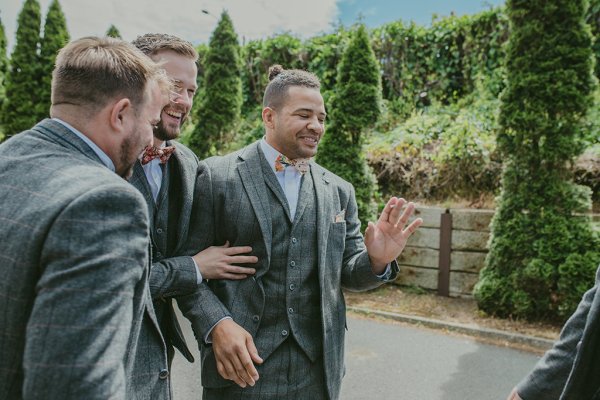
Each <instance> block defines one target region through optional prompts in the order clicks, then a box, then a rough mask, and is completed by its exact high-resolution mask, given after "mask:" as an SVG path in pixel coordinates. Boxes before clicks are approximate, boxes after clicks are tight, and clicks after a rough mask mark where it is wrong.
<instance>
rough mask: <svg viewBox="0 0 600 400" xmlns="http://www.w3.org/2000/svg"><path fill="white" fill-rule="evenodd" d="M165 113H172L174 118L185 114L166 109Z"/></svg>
mask: <svg viewBox="0 0 600 400" xmlns="http://www.w3.org/2000/svg"><path fill="white" fill-rule="evenodd" d="M165 113H167V114H168V115H170V116H171V117H173V118H181V116H182V115H183V114H182V113H178V112H173V111H165Z"/></svg>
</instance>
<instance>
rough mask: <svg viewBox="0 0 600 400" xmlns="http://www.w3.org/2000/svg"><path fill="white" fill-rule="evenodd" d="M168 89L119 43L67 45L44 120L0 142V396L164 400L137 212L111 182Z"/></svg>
mask: <svg viewBox="0 0 600 400" xmlns="http://www.w3.org/2000/svg"><path fill="white" fill-rule="evenodd" d="M168 86H169V82H168V80H167V79H166V78H165V76H164V73H163V72H162V71H161V70H160V69H159V68H158V67H157V66H156V65H155V64H154V63H152V62H151V61H150V60H148V59H147V57H145V56H144V55H143V54H142V53H141V52H139V51H138V50H137V49H135V48H134V47H133V46H131V45H130V44H128V43H126V42H123V41H121V40H117V39H111V38H104V39H99V38H93V37H89V38H83V39H79V40H75V41H73V42H71V43H69V44H68V45H67V46H65V47H64V48H63V49H62V50H61V51H60V53H59V54H58V57H57V60H56V68H55V70H54V72H53V83H52V106H51V109H50V115H51V116H52V119H46V120H43V121H41V122H40V123H39V124H37V125H36V126H34V127H33V128H32V129H30V130H28V131H25V132H22V133H20V134H18V135H15V136H13V137H12V138H11V139H9V140H8V141H6V142H5V143H3V144H2V145H0V204H2V207H0V221H1V223H2V229H1V230H0V259H1V262H0V273H1V274H2V277H3V278H2V280H1V283H0V298H1V301H0V398H2V399H21V398H22V399H41V398H43V399H62V400H64V399H109V398H110V399H113V398H114V399H116V398H119V399H124V398H127V399H139V398H147V399H150V398H152V399H166V398H169V397H170V388H169V383H168V380H167V379H165V378H167V376H168V374H166V372H167V360H166V354H165V348H164V344H163V341H162V338H161V335H160V331H159V329H158V327H157V324H156V323H155V319H154V315H153V311H152V305H151V303H150V302H149V301H148V298H149V294H148V284H147V277H148V246H149V243H148V213H147V211H146V208H145V206H144V199H143V198H142V196H141V195H140V194H139V192H138V191H137V190H135V189H134V188H132V187H131V185H129V184H128V183H127V182H126V181H125V180H124V179H122V177H127V176H129V175H130V173H131V170H132V167H133V164H134V163H135V161H136V160H137V158H138V157H139V155H140V153H141V152H142V150H143V149H144V148H145V147H146V146H147V145H148V144H150V143H151V142H152V127H153V126H154V125H156V124H157V123H158V121H159V120H160V111H161V109H162V108H163V106H164V104H166V102H167V101H168V98H167V96H166V91H167V88H168ZM139 354H144V359H143V360H142V359H141V358H139ZM136 355H138V359H137V361H136V360H135V359H134V358H135V357H136ZM161 371H163V372H161Z"/></svg>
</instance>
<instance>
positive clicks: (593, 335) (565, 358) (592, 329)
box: [517, 267, 600, 400]
mask: <svg viewBox="0 0 600 400" xmlns="http://www.w3.org/2000/svg"><path fill="white" fill-rule="evenodd" d="M599 287H600V267H599V269H598V270H597V271H596V285H595V286H594V287H593V288H592V289H590V290H589V291H587V292H586V293H585V294H584V295H583V298H582V299H581V302H580V303H579V306H578V307H577V310H576V311H575V313H573V315H572V316H571V317H570V318H569V320H568V321H567V323H566V324H565V326H564V327H563V329H562V332H561V334H560V338H559V340H558V341H557V342H556V343H555V344H554V346H553V347H552V349H550V350H549V351H548V352H546V354H545V355H544V357H542V358H541V359H540V361H539V362H538V363H537V365H536V366H535V368H534V369H533V371H532V372H531V373H530V374H529V375H528V376H527V377H525V378H524V379H523V381H522V382H521V383H520V384H519V385H518V386H517V392H518V393H519V396H521V398H523V400H554V399H560V400H593V399H594V400H597V399H600V292H599V291H598V289H599Z"/></svg>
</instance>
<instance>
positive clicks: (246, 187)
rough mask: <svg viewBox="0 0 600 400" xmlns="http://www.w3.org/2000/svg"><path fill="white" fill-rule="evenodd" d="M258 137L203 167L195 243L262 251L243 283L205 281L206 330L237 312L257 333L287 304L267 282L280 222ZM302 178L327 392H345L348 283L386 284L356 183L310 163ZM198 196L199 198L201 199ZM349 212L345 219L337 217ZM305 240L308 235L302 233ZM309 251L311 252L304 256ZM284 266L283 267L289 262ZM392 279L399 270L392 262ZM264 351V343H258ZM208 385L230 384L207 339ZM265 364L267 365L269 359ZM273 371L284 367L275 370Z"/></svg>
mask: <svg viewBox="0 0 600 400" xmlns="http://www.w3.org/2000/svg"><path fill="white" fill-rule="evenodd" d="M261 157H262V153H260V149H259V145H258V142H256V143H254V144H251V145H250V146H247V147H245V148H243V149H241V150H240V151H237V152H235V153H232V154H229V155H227V156H224V157H214V158H210V159H208V160H206V165H204V163H201V165H200V168H199V171H198V183H197V184H196V185H197V186H198V187H200V188H202V191H201V192H200V193H199V196H200V197H199V198H198V199H197V201H198V206H195V207H194V210H193V213H192V222H191V223H190V243H189V245H190V246H191V247H196V248H204V247H206V246H210V245H212V244H218V243H223V242H225V241H226V240H229V242H230V243H231V245H232V246H244V245H248V246H252V247H253V248H254V249H264V253H260V254H255V255H257V256H258V258H259V263H258V264H257V265H256V268H257V272H256V274H255V276H253V277H251V278H247V279H244V280H239V281H224V280H223V281H221V280H217V281H211V282H210V286H209V285H207V284H206V283H203V284H202V285H201V290H202V291H203V302H204V307H203V309H202V312H203V314H204V317H203V318H202V319H201V320H202V323H203V324H202V326H201V328H200V329H201V334H202V335H204V334H206V332H207V331H208V330H209V329H210V328H211V327H212V326H213V325H214V324H215V323H216V322H218V321H219V320H220V319H221V318H223V317H225V316H231V317H232V318H233V320H234V321H236V322H237V323H238V324H240V325H241V326H242V327H243V328H244V329H246V330H247V331H248V332H250V334H252V336H253V337H254V338H256V337H257V335H259V334H260V329H261V324H260V321H261V320H262V318H263V316H265V314H267V313H269V314H270V313H271V312H270V308H272V307H281V306H282V305H281V304H274V303H273V302H266V301H265V288H264V286H263V283H262V279H263V276H264V275H265V274H266V273H267V271H268V270H269V268H272V267H274V266H273V265H271V261H272V258H271V256H272V247H273V243H272V238H273V226H274V224H278V223H280V222H281V221H278V220H274V219H273V216H272V214H271V209H270V206H271V204H270V199H271V196H269V194H268V193H269V192H268V191H269V188H268V187H267V184H266V183H265V176H264V175H263V170H262V166H261ZM303 179H312V180H313V188H314V193H315V198H316V220H314V221H313V222H312V223H313V224H315V226H316V238H317V239H316V240H317V242H316V243H317V246H316V260H315V263H316V266H317V276H318V285H319V291H318V293H319V294H318V296H319V297H318V299H317V301H318V302H319V303H320V305H321V307H320V314H321V315H320V317H321V318H320V319H321V327H320V329H319V331H320V334H319V340H321V341H322V346H321V348H322V349H323V350H322V355H323V362H324V368H325V375H326V384H327V390H328V393H329V397H330V398H331V399H337V398H338V397H339V392H340V385H341V380H342V377H343V375H344V336H345V326H346V305H345V301H344V296H343V293H342V287H345V288H348V289H351V290H366V289H371V288H374V287H377V286H379V285H381V284H382V283H383V282H382V281H381V280H380V279H379V278H377V277H376V276H375V275H373V273H372V271H371V266H370V262H369V257H368V254H367V252H366V249H365V245H364V242H363V238H362V235H361V234H360V230H359V229H360V222H359V221H358V217H357V207H356V200H355V197H354V189H353V187H352V186H351V185H350V184H349V183H348V182H346V181H344V180H342V179H341V178H339V177H338V176H336V175H334V174H332V173H331V172H329V171H327V170H325V169H324V168H322V167H320V166H319V165H318V164H315V163H311V171H310V174H309V175H306V176H305V177H304V178H303ZM195 201H196V200H195ZM342 210H345V219H342V220H338V221H337V222H336V218H335V216H336V215H338V216H339V215H340V212H341V211H342ZM298 240H300V241H302V240H303V238H302V237H298ZM305 256H308V255H305ZM284 267H285V266H284ZM392 269H393V274H392V277H391V279H394V278H395V276H396V274H397V272H398V269H397V264H395V263H393V265H392ZM258 351H259V354H261V348H260V347H259V348H258ZM201 353H202V384H203V386H204V387H207V388H218V387H224V386H226V385H229V384H230V382H228V381H225V380H224V379H222V378H221V377H220V375H219V374H218V372H217V370H216V367H215V358H214V354H213V350H212V347H211V346H208V345H203V346H202V347H201ZM265 365H266V363H265ZM267 373H279V371H271V372H267Z"/></svg>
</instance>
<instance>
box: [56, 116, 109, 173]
mask: <svg viewBox="0 0 600 400" xmlns="http://www.w3.org/2000/svg"><path fill="white" fill-rule="evenodd" d="M52 120H53V121H56V122H58V123H60V124H62V125H63V126H64V127H65V128H67V129H69V130H70V131H71V132H73V133H74V134H75V135H77V137H79V138H80V139H81V140H83V141H84V142H85V143H86V144H87V145H88V146H90V148H91V149H92V150H93V151H94V153H96V155H97V156H98V158H100V161H102V163H103V164H104V165H106V167H107V168H108V169H110V170H111V171H112V172H115V164H114V163H113V162H112V160H111V159H110V157H108V156H107V155H106V153H105V152H103V151H102V149H101V148H100V147H98V146H97V145H96V143H94V142H93V141H92V140H91V139H90V138H89V137H87V136H86V135H84V134H83V133H81V132H79V131H78V130H77V129H75V128H73V127H72V126H71V125H70V124H68V123H67V122H65V121H63V120H62V119H59V118H52Z"/></svg>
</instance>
